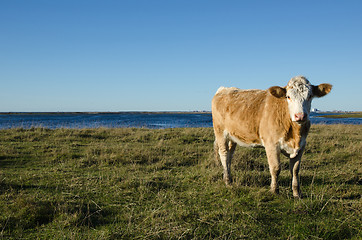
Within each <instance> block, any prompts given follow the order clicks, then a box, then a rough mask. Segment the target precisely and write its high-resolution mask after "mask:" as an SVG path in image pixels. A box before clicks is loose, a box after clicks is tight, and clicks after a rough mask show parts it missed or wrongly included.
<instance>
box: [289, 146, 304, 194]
mask: <svg viewBox="0 0 362 240" xmlns="http://www.w3.org/2000/svg"><path fill="white" fill-rule="evenodd" d="M303 151H304V148H303V149H301V150H300V151H299V153H298V155H297V156H296V157H294V158H290V160H289V169H290V174H291V175H292V190H293V196H294V197H295V198H301V197H302V193H301V191H300V185H299V169H300V162H301V159H302V155H303Z"/></svg>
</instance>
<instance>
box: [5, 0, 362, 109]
mask: <svg viewBox="0 0 362 240" xmlns="http://www.w3.org/2000/svg"><path fill="white" fill-rule="evenodd" d="M361 9H362V1H359V0H356V1H353V0H349V1H331V0H328V1H326V0H325V1H324V0H320V1H308V0H306V1H278V0H277V1H258V0H257V1H251V0H249V1H241V0H238V1H227V0H219V1H213V0H204V1H201V0H200V1H198V0H167V1H161V0H152V1H150V0H145V1H139V0H129V1H128V0H119V1H110V0H99V1H94V0H87V1H81V0H78V1H76V0H52V1H48V0H43V1H39V0H32V1H27V0H22V1H21V0H1V1H0V82H1V89H2V91H1V94H0V112H9V111H10V112H18V111H21V112H22V111H168V110H172V111H176V110H186V111H188V110H210V109H211V103H210V102H211V98H212V96H213V95H214V93H215V92H216V90H217V88H218V87H219V86H235V87H239V88H243V89H250V88H252V89H267V88H268V87H270V86H273V85H279V86H285V85H286V84H287V82H288V80H289V79H290V78H291V77H293V76H296V75H305V76H306V77H308V78H309V80H310V81H311V82H312V83H313V84H319V83H324V82H328V83H331V84H333V85H334V88H333V90H332V92H331V93H330V94H329V95H327V96H326V97H324V98H321V99H316V100H314V102H313V105H312V106H313V107H315V108H319V109H322V110H362V101H361V100H362V97H361V96H362V94H361V91H362V14H361Z"/></svg>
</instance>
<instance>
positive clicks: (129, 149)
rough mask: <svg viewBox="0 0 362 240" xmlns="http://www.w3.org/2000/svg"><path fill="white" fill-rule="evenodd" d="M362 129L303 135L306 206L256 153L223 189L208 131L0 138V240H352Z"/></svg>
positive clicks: (359, 234) (360, 220)
mask: <svg viewBox="0 0 362 240" xmlns="http://www.w3.org/2000/svg"><path fill="white" fill-rule="evenodd" d="M361 140H362V126H360V125H354V126H352V125H328V126H327V125H318V126H313V127H312V128H311V132H310V135H309V137H308V143H307V148H306V153H305V155H304V157H303V159H302V168H301V187H302V191H303V195H304V197H303V199H301V200H295V199H294V198H293V196H292V193H291V191H290V186H289V185H290V174H289V170H287V169H288V160H287V159H286V158H285V157H282V169H283V170H282V172H281V177H280V181H279V182H280V185H281V186H280V195H272V194H271V193H269V192H268V191H269V183H270V174H269V170H268V165H267V160H266V156H265V152H264V150H263V149H247V148H240V147H239V148H237V151H236V153H235V155H234V159H233V165H232V172H233V176H234V183H233V186H232V187H225V185H224V182H223V180H222V169H221V166H219V165H218V164H216V163H215V161H214V158H213V133H212V129H211V128H196V129H193V128H185V129H164V130H149V129H106V128H104V129H83V130H77V129H57V130H49V129H42V128H33V129H28V130H24V129H9V130H0V238H2V239H361V238H362V230H361V227H362V214H361V210H362V206H361V192H362V188H361V183H362V180H361V176H362V166H361V163H362V162H361V159H362V154H361V150H362V141H361Z"/></svg>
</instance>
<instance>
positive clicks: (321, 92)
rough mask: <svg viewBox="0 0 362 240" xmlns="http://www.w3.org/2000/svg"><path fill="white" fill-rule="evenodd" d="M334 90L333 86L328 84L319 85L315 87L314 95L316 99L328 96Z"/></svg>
mask: <svg viewBox="0 0 362 240" xmlns="http://www.w3.org/2000/svg"><path fill="white" fill-rule="evenodd" d="M331 90H332V85H331V84H328V83H323V84H319V85H318V86H313V95H314V96H315V97H323V96H325V95H327V94H328V93H329V92H330V91H331Z"/></svg>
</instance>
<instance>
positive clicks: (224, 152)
mask: <svg viewBox="0 0 362 240" xmlns="http://www.w3.org/2000/svg"><path fill="white" fill-rule="evenodd" d="M217 146H218V153H219V156H220V161H221V164H222V166H223V169H224V172H223V175H224V181H225V183H226V185H229V184H231V183H232V178H231V173H230V165H231V155H232V153H230V147H229V141H228V140H226V139H225V138H221V139H220V138H219V139H217ZM233 149H235V148H233Z"/></svg>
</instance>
